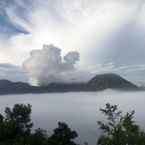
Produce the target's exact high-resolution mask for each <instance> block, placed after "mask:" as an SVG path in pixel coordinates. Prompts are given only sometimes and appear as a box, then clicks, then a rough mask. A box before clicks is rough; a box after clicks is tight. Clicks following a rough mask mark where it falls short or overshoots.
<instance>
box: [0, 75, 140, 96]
mask: <svg viewBox="0 0 145 145" xmlns="http://www.w3.org/2000/svg"><path fill="white" fill-rule="evenodd" d="M109 88H110V89H118V90H141V89H140V88H139V87H137V86H136V85H134V84H133V83H131V82H129V81H128V80H126V79H124V78H122V77H121V76H119V75H116V74H101V75H96V76H95V77H93V78H92V79H91V80H90V81H88V82H86V83H73V84H71V83H70V84H68V83H51V84H49V85H47V86H38V87H36V86H31V85H29V84H27V83H22V82H11V81H8V80H0V94H25V93H49V92H80V91H101V90H105V89H109Z"/></svg>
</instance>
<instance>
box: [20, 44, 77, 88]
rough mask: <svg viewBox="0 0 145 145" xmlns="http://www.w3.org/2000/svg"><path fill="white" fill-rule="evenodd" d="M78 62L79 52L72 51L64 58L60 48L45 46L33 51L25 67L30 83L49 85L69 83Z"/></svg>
mask: <svg viewBox="0 0 145 145" xmlns="http://www.w3.org/2000/svg"><path fill="white" fill-rule="evenodd" d="M77 61H79V53H78V52H75V51H72V52H69V53H67V54H66V55H65V56H64V57H62V56H61V49H60V48H57V47H55V46H53V45H43V48H42V49H41V50H32V51H31V53H30V57H29V58H28V59H27V60H26V61H25V62H24V64H23V67H24V69H25V70H26V72H27V73H28V75H29V77H30V83H32V84H33V85H34V84H35V85H47V84H49V83H54V82H55V83H56V82H57V83H58V82H69V81H70V77H69V73H72V72H74V71H75V64H76V62H77Z"/></svg>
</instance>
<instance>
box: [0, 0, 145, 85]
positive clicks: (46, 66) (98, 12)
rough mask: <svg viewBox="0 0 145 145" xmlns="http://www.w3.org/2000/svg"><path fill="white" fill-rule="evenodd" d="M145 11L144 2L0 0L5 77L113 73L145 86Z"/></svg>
mask: <svg viewBox="0 0 145 145" xmlns="http://www.w3.org/2000/svg"><path fill="white" fill-rule="evenodd" d="M144 12H145V4H144V0H117V1H116V0H91V1H90V0H73V1H72V0H1V1H0V70H1V72H0V79H10V80H12V81H28V80H33V81H34V80H35V81H34V82H37V81H38V80H39V81H40V78H42V76H46V77H45V80H46V78H47V80H48V82H49V81H50V79H49V78H50V77H51V78H55V80H57V79H56V78H58V80H61V79H60V78H64V76H66V74H67V75H69V76H73V77H71V78H68V80H79V81H81V80H87V79H89V78H90V77H92V76H93V75H95V74H97V73H107V72H112V73H118V74H120V75H122V76H123V77H125V78H127V79H129V80H131V81H133V82H138V83H139V82H140V83H145V20H144V16H145V15H144ZM44 44H47V45H48V46H47V48H48V49H49V51H45V48H44V46H46V45H44ZM47 48H46V49H47ZM38 50H39V52H38ZM50 50H51V51H50ZM34 52H38V53H37V55H36V53H35V54H34ZM44 52H45V53H46V52H47V53H48V55H45V54H44ZM55 52H56V53H57V55H56V54H54V53H55ZM58 52H59V53H58ZM72 52H73V53H72ZM49 53H50V54H52V56H53V57H52V56H51V55H49ZM68 54H69V57H68ZM70 54H71V55H70ZM76 54H77V57H76ZM78 54H79V55H78ZM48 57H49V58H48ZM66 57H67V59H65V58H66ZM40 58H41V60H42V61H41V63H40V61H39V60H40ZM53 58H55V60H54V59H53ZM68 58H69V59H68ZM75 59H76V60H75ZM56 60H57V61H56ZM32 62H33V63H32ZM38 62H39V63H38ZM76 62H77V63H76ZM66 63H67V65H66ZM68 63H69V64H70V63H71V64H70V67H69V69H68ZM30 64H31V65H30ZM64 65H65V67H64ZM52 66H53V67H52ZM70 68H71V69H70ZM40 69H41V70H42V71H41V72H40V71H39V70H40ZM44 70H45V75H44V74H43V73H42V72H44ZM60 70H61V71H60ZM62 70H63V71H62ZM68 70H69V71H68ZM14 72H16V73H14ZM50 72H51V73H50ZM52 74H55V76H54V75H53V77H52ZM70 74H71V75H70ZM43 79H44V78H43ZM52 81H53V80H52Z"/></svg>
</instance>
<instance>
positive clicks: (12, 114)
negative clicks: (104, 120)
mask: <svg viewBox="0 0 145 145" xmlns="http://www.w3.org/2000/svg"><path fill="white" fill-rule="evenodd" d="M32 126H33V123H32V121H31V105H29V104H28V105H23V104H16V105H14V107H13V108H12V109H11V108H9V107H7V108H6V109H5V115H4V116H3V115H2V114H0V145H76V144H75V142H73V139H75V138H76V137H77V133H76V132H75V131H72V130H71V129H70V128H69V127H68V125H67V124H66V123H63V122H59V123H58V128H56V129H55V130H54V132H53V134H52V135H51V136H48V134H47V131H46V130H42V129H40V128H38V129H36V130H35V131H32Z"/></svg>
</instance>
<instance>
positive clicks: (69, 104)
mask: <svg viewBox="0 0 145 145" xmlns="http://www.w3.org/2000/svg"><path fill="white" fill-rule="evenodd" d="M16 103H30V104H31V105H32V119H33V121H34V128H37V127H41V128H44V129H48V133H51V131H52V129H54V128H56V127H57V122H58V121H65V122H66V123H68V124H69V126H70V127H71V128H72V129H75V130H76V131H77V132H78V134H79V138H78V139H77V142H79V143H81V144H83V143H84V142H86V141H87V142H89V144H90V145H95V144H96V140H97V137H98V136H99V129H98V126H97V121H98V120H103V119H104V116H103V115H102V114H100V112H99V109H100V108H102V107H105V104H106V103H111V104H116V105H119V108H120V109H121V110H123V111H124V112H126V111H132V110H135V120H136V121H137V123H139V124H140V125H141V127H142V129H143V128H144V129H145V117H144V114H145V109H144V106H145V92H119V91H113V90H106V91H102V92H88V93H86V92H80V93H61V94H60V93H52V94H51V93H50V94H37V95H33V94H27V95H6V96H0V112H3V111H4V108H5V107H6V106H10V107H12V106H13V105H14V104H16Z"/></svg>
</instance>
